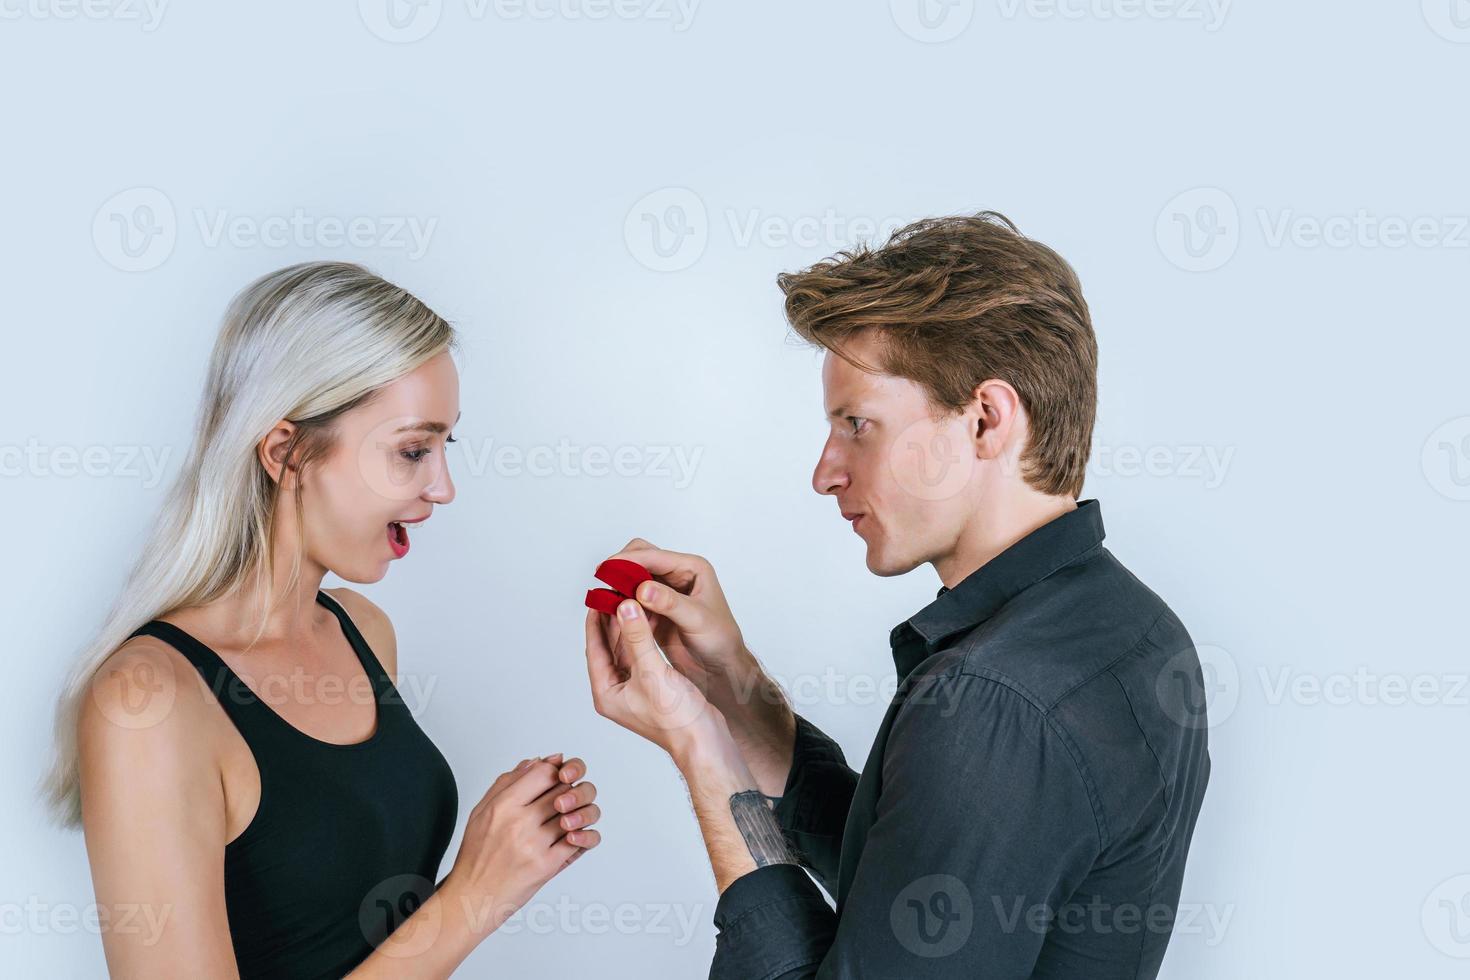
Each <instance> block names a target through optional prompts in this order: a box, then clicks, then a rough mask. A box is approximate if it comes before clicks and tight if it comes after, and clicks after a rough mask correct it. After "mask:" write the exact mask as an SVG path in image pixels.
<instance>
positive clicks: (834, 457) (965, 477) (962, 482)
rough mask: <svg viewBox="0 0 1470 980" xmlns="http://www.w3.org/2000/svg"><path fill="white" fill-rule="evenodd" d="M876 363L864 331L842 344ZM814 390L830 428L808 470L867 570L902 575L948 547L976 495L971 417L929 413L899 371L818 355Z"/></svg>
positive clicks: (915, 388)
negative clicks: (849, 525) (845, 523)
mask: <svg viewBox="0 0 1470 980" xmlns="http://www.w3.org/2000/svg"><path fill="white" fill-rule="evenodd" d="M848 349H849V351H850V353H851V354H852V355H854V356H855V357H856V358H858V359H859V360H861V361H863V362H864V363H866V364H878V363H881V360H880V357H879V350H878V345H877V342H876V340H875V339H873V338H872V336H871V335H868V336H864V337H862V338H860V339H859V340H857V341H854V342H853V343H851V344H850V345H849V347H848ZM822 390H823V398H824V401H825V407H826V411H827V419H828V422H829V424H830V427H831V428H830V433H829V435H828V436H827V442H826V444H825V445H823V446H822V455H821V458H820V459H819V460H818V461H817V467H816V470H815V472H814V473H813V474H812V487H813V489H815V490H816V491H817V493H821V494H828V495H830V496H833V497H836V498H837V504H838V507H839V508H840V510H841V511H842V515H843V517H844V518H847V519H848V520H851V521H852V522H853V530H854V531H856V532H857V534H858V535H859V536H860V537H861V538H862V539H863V541H864V542H866V544H867V546H868V554H867V565H868V570H869V571H871V572H872V573H873V574H875V575H885V576H886V575H902V574H903V573H904V572H907V571H910V570H912V569H913V568H915V567H917V566H918V565H921V564H923V563H925V562H932V561H935V560H936V559H938V558H941V557H943V556H945V555H948V554H950V553H952V552H953V551H954V550H955V548H956V546H957V544H958V541H959V539H960V535H961V533H962V532H963V530H964V528H965V526H966V524H967V522H968V521H969V520H970V519H971V517H972V515H973V513H974V507H975V505H976V503H977V502H978V482H979V481H978V480H977V479H975V478H974V477H975V474H976V466H975V462H976V459H975V443H974V432H975V428H974V426H975V423H976V421H977V420H976V419H975V418H974V417H972V416H971V414H970V413H968V412H960V413H954V414H950V413H943V414H942V415H941V417H938V418H936V417H935V414H936V410H935V408H934V406H933V405H932V404H931V403H930V401H929V399H928V396H927V395H926V394H925V392H924V389H923V388H921V387H920V386H919V385H918V384H916V383H915V382H912V381H909V380H907V379H906V378H897V377H893V376H891V375H885V374H870V373H867V372H865V371H862V370H860V369H859V368H856V367H854V366H853V365H851V364H849V363H848V362H847V361H845V360H843V359H842V358H841V357H838V356H837V355H836V354H833V353H831V352H828V354H827V355H826V359H825V361H824V362H823V365H822Z"/></svg>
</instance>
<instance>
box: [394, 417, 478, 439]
mask: <svg viewBox="0 0 1470 980" xmlns="http://www.w3.org/2000/svg"><path fill="white" fill-rule="evenodd" d="M463 415H464V412H460V413H459V415H456V416H455V417H454V421H455V422H458V421H459V420H460V418H461V417H462V416H463ZM448 431H449V426H447V425H445V424H444V423H443V422H410V423H409V424H408V425H400V426H399V427H398V428H396V429H394V430H393V434H394V435H397V434H398V433H400V432H434V433H441V432H448Z"/></svg>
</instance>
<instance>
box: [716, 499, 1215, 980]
mask: <svg viewBox="0 0 1470 980" xmlns="http://www.w3.org/2000/svg"><path fill="white" fill-rule="evenodd" d="M1102 540H1103V525H1102V516H1101V512H1100V510H1099V507H1098V503H1097V501H1096V500H1084V501H1080V502H1079V504H1078V507H1077V509H1076V510H1074V511H1069V512H1067V513H1066V514H1064V515H1062V516H1061V517H1058V518H1056V519H1055V520H1053V521H1051V522H1049V523H1047V524H1045V525H1043V526H1042V527H1040V528H1038V529H1037V530H1035V531H1033V532H1032V533H1030V534H1028V535H1027V536H1026V537H1025V538H1023V539H1021V540H1020V541H1019V542H1017V543H1016V544H1015V545H1013V546H1012V547H1010V548H1008V549H1007V550H1006V551H1004V552H1003V553H1001V554H1000V555H998V556H997V557H996V558H994V559H993V560H991V561H989V562H987V563H986V564H985V565H984V566H982V567H981V568H980V569H978V570H977V571H975V572H974V573H973V574H971V575H969V576H968V577H966V578H965V579H964V580H963V581H961V582H960V583H959V584H957V585H956V586H955V587H954V588H953V589H944V588H941V589H940V590H939V595H938V597H937V598H936V599H935V600H934V601H933V602H932V603H930V604H929V605H928V606H925V607H924V609H922V610H921V611H920V612H919V613H918V614H916V615H915V616H913V617H912V618H911V619H909V620H907V621H906V622H903V623H900V624H899V625H898V626H896V627H894V629H893V631H892V633H891V635H890V644H891V646H892V648H893V662H894V665H895V667H896V668H897V670H898V678H899V687H898V691H897V693H896V694H895V695H894V698H893V701H892V703H891V704H890V705H889V707H888V711H887V713H886V714H885V715H884V718H883V724H882V727H881V728H880V729H879V730H878V735H877V738H876V739H875V740H874V742H873V748H872V750H871V752H869V754H868V761H867V764H866V765H864V767H863V771H862V774H861V775H859V774H858V773H856V772H854V771H853V770H852V769H850V768H849V767H848V766H847V763H846V760H845V759H844V757H843V754H842V750H841V749H840V748H838V746H837V744H836V743H835V742H833V741H832V740H831V739H830V738H828V737H827V736H826V735H825V734H823V733H822V732H821V731H820V730H819V729H817V728H816V726H814V725H812V724H811V722H810V721H808V720H807V719H806V718H805V717H802V716H798V718H797V733H796V747H795V754H794V758H793V760H792V766H791V774H790V776H789V777H788V779H787V782H786V788H785V792H784V795H783V796H782V798H781V800H780V802H779V803H778V804H777V807H776V813H777V816H778V817H779V819H780V822H781V826H782V829H783V830H784V831H785V833H786V836H787V838H788V839H789V841H790V842H791V843H792V845H793V846H794V847H795V849H796V850H798V851H799V852H800V854H801V856H802V861H803V864H804V865H805V866H806V868H808V869H809V870H810V872H811V874H812V875H813V876H815V877H816V879H817V880H818V881H820V882H821V883H822V886H823V887H824V888H826V889H827V891H828V892H829V893H831V895H832V896H833V897H834V898H835V900H836V906H837V907H836V911H835V912H834V911H833V909H832V908H831V907H830V906H829V905H828V904H827V901H826V899H825V898H824V897H823V896H822V894H821V892H820V891H819V890H818V889H817V887H816V885H814V884H813V883H812V881H811V879H810V878H809V877H808V876H807V873H806V872H805V871H803V870H802V869H801V868H799V867H798V866H796V865H793V864H780V865H773V866H769V867H764V868H760V869H757V870H755V871H752V872H750V873H749V874H746V875H744V876H743V877H741V878H739V879H737V880H736V881H735V882H733V883H732V884H731V885H730V886H729V887H728V888H727V889H726V890H725V892H724V894H723V895H721V896H720V900H719V903H718V904H717V905H716V907H715V917H714V918H715V925H716V927H717V928H718V930H719V936H718V939H717V944H716V952H715V958H714V962H713V964H712V965H711V967H710V977H711V978H712V980H773V978H780V980H791V978H800V977H819V978H839V977H840V978H858V977H862V978H881V980H912V978H916V977H965V978H975V977H979V978H986V980H1011V978H1020V977H1057V978H1063V977H1064V978H1082V980H1112V978H1128V980H1137V978H1149V977H1154V976H1155V975H1157V973H1158V970H1159V966H1160V963H1161V962H1162V961H1163V957H1164V948H1165V946H1166V945H1167V944H1168V941H1169V934H1170V932H1171V930H1172V928H1173V922H1174V918H1175V915H1176V909H1177V905H1178V901H1179V888H1180V882H1181V879H1182V878H1183V876H1184V862H1185V856H1186V854H1187V853H1188V850H1189V841H1190V837H1191V836H1192V834H1193V832H1194V825H1195V819H1196V817H1197V816H1198V814H1199V809H1200V801H1201V799H1202V798H1203V796H1204V791H1205V784H1206V782H1207V781H1208V778H1209V771H1210V759H1209V753H1208V750H1207V747H1206V720H1205V714H1204V698H1203V691H1204V687H1203V682H1202V678H1201V676H1200V666H1199V659H1198V657H1197V656H1196V654H1195V650H1194V645H1193V643H1192V642H1191V641H1190V637H1189V634H1188V633H1187V632H1186V631H1185V629H1184V626H1183V625H1182V624H1181V623H1180V622H1179V620H1178V618H1176V617H1175V615H1174V613H1173V612H1172V611H1171V610H1170V609H1169V607H1168V606H1167V605H1165V604H1164V601H1163V600H1162V599H1160V598H1159V597H1158V596H1157V595H1155V594H1154V593H1153V592H1152V591H1150V590H1149V588H1148V587H1147V586H1145V585H1144V584H1143V583H1142V582H1140V581H1139V580H1138V579H1137V578H1135V577H1134V576H1133V574H1132V573H1130V572H1129V571H1128V569H1126V568H1124V567H1123V565H1122V564H1121V563H1119V561H1118V560H1117V559H1116V558H1114V557H1113V555H1112V554H1111V553H1110V552H1109V551H1108V550H1107V549H1106V548H1104V547H1103V546H1102Z"/></svg>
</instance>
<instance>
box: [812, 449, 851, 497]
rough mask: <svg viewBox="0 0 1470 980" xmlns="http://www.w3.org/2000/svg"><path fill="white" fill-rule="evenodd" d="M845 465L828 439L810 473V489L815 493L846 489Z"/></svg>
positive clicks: (830, 492) (835, 491)
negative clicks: (815, 465)
mask: <svg viewBox="0 0 1470 980" xmlns="http://www.w3.org/2000/svg"><path fill="white" fill-rule="evenodd" d="M847 485H848V478H847V465H846V463H845V462H844V461H843V459H842V457H841V455H840V454H839V453H838V452H837V450H836V449H835V448H834V447H833V446H832V441H831V440H830V439H829V440H828V441H827V444H826V445H825V446H823V447H822V455H821V456H819V457H818V458H817V468H816V470H815V471H814V472H813V473H812V489H813V490H815V491H817V493H822V494H834V493H839V492H841V491H842V490H845V489H847Z"/></svg>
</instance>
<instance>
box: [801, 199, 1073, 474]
mask: <svg viewBox="0 0 1470 980" xmlns="http://www.w3.org/2000/svg"><path fill="white" fill-rule="evenodd" d="M776 282H777V283H778V284H779V285H780V287H781V291H782V292H783V293H785V294H786V318H787V319H788V320H789V321H790V322H791V326H792V329H793V330H795V331H796V333H797V334H798V335H799V336H800V337H801V338H802V339H803V340H805V341H807V342H808V343H810V344H814V345H816V346H818V347H822V348H825V349H827V350H829V351H831V352H832V353H833V354H836V355H837V356H839V357H842V358H843V359H844V360H846V361H848V362H849V363H851V364H854V365H855V366H857V367H859V368H862V369H864V370H869V371H872V370H875V369H876V370H878V371H880V372H882V373H884V374H890V375H893V376H895V377H901V378H907V379H909V380H910V381H914V382H916V383H917V384H919V385H921V386H923V388H924V389H925V391H926V392H927V393H928V395H929V399H930V401H931V402H932V403H933V404H934V405H935V406H936V407H937V408H938V409H941V410H943V411H947V412H954V411H958V410H960V409H961V408H963V407H964V406H966V405H968V404H969V403H970V401H971V400H972V399H973V398H974V395H975V388H976V387H978V386H979V385H980V383H981V382H983V381H987V380H989V379H991V378H995V379H999V380H1001V381H1006V382H1008V383H1009V384H1010V385H1011V386H1012V387H1013V388H1015V389H1016V392H1017V394H1019V395H1020V397H1021V405H1022V407H1023V408H1024V409H1025V411H1026V417H1027V419H1028V420H1029V424H1030V428H1029V438H1028V440H1027V444H1026V446H1025V448H1024V450H1023V451H1022V454H1021V472H1022V476H1023V477H1024V478H1025V480H1026V482H1027V483H1028V484H1029V485H1030V486H1032V487H1034V488H1035V489H1037V490H1039V491H1041V492H1042V493H1047V494H1068V495H1071V496H1074V497H1075V496H1078V495H1079V494H1080V493H1081V492H1082V480H1083V477H1084V476H1085V474H1086V467H1087V458H1088V455H1089V454H1090V453H1091V451H1092V425H1093V421H1094V419H1095V417H1096V415H1097V338H1096V336H1095V335H1094V334H1093V331H1092V321H1091V318H1090V317H1089V316H1088V312H1087V303H1086V301H1085V300H1083V298H1082V284H1081V283H1080V282H1079V281H1078V279H1077V273H1076V272H1074V271H1073V270H1072V267H1071V266H1070V265H1068V264H1067V262H1066V260H1065V259H1063V258H1062V257H1061V256H1060V255H1058V254H1057V253H1056V252H1054V251H1052V250H1051V249H1050V248H1048V247H1047V246H1045V245H1043V244H1042V243H1040V242H1038V241H1034V240H1032V239H1030V238H1027V237H1025V236H1024V235H1022V234H1021V233H1020V232H1019V231H1018V230H1017V229H1016V226H1015V225H1014V224H1012V223H1011V221H1010V219H1009V218H1007V217H1006V216H1005V215H1003V214H1000V213H998V212H995V211H982V212H980V213H979V214H975V215H958V216H952V217H940V218H925V219H923V220H922V221H916V222H914V223H913V224H910V225H906V226H905V227H903V228H900V229H898V230H897V231H895V232H894V233H893V234H892V235H891V236H890V237H889V239H888V241H887V242H886V243H885V244H884V245H883V246H882V247H880V248H877V249H870V248H868V247H867V246H866V245H860V246H858V247H857V248H855V249H853V250H851V251H844V252H839V253H837V254H836V255H835V256H833V257H832V258H829V259H825V260H824V261H822V262H818V263H817V264H816V265H814V266H812V267H811V268H809V269H803V270H802V271H800V272H786V273H782V274H781V275H780V276H778V277H777V278H776ZM870 328H876V330H877V331H878V332H879V333H878V336H879V337H880V338H881V340H882V344H881V346H880V350H881V351H882V352H883V353H882V363H880V364H877V365H866V364H862V363H860V362H859V361H858V360H857V359H856V358H854V357H853V356H851V355H850V354H848V353H847V351H846V349H845V348H846V345H847V344H848V342H850V341H851V340H853V339H854V338H856V337H857V335H858V334H860V333H862V332H864V331H866V330H868V329H870Z"/></svg>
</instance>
